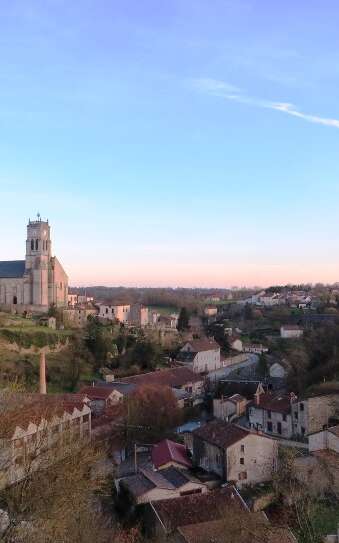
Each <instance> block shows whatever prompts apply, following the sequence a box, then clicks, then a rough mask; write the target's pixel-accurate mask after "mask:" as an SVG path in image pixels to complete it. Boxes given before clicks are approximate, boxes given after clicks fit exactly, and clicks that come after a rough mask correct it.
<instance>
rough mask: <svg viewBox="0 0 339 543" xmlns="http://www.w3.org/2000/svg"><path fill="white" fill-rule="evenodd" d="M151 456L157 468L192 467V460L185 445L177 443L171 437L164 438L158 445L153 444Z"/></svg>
mask: <svg viewBox="0 0 339 543" xmlns="http://www.w3.org/2000/svg"><path fill="white" fill-rule="evenodd" d="M151 456H152V464H153V467H154V469H156V470H161V469H165V468H169V467H174V468H180V469H188V468H191V467H192V462H191V460H190V459H189V458H188V456H187V449H186V447H185V445H182V444H181V443H176V442H175V441H171V440H170V439H163V440H162V441H160V442H159V443H157V444H156V445H153V447H152V451H151Z"/></svg>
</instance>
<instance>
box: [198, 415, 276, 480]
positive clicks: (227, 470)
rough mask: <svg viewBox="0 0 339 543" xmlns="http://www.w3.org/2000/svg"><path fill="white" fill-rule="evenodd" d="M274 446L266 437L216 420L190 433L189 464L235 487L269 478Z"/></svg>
mask: <svg viewBox="0 0 339 543" xmlns="http://www.w3.org/2000/svg"><path fill="white" fill-rule="evenodd" d="M277 448H278V445H277V442H276V441H275V440H273V439H271V438H270V437H267V436H264V435H259V434H258V433H256V432H254V431H249V430H246V429H245V428H242V427H240V426H237V425H235V424H231V423H225V422H221V421H218V420H216V421H213V422H210V423H208V424H205V425H204V426H202V427H201V428H198V429H197V430H194V432H193V451H192V452H193V464H195V465H197V466H199V467H201V468H203V469H204V470H206V471H208V472H212V473H215V474H216V475H218V476H219V477H220V478H221V480H222V481H226V482H234V483H236V484H237V485H238V486H239V487H241V486H244V485H250V484H256V483H262V482H264V481H269V480H270V479H271V478H272V474H273V472H274V470H275V469H276V462H277Z"/></svg>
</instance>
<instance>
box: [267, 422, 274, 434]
mask: <svg viewBox="0 0 339 543" xmlns="http://www.w3.org/2000/svg"><path fill="white" fill-rule="evenodd" d="M272 429H273V427H272V423H271V422H268V423H267V431H268V432H272Z"/></svg>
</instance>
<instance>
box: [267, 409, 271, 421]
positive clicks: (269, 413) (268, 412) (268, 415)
mask: <svg viewBox="0 0 339 543" xmlns="http://www.w3.org/2000/svg"><path fill="white" fill-rule="evenodd" d="M267 417H268V418H269V419H271V418H272V413H271V411H267Z"/></svg>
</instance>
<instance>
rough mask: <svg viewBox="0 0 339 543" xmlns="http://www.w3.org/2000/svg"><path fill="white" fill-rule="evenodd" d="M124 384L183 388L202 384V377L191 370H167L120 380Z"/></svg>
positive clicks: (181, 368) (183, 368) (182, 368)
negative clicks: (193, 384)
mask: <svg viewBox="0 0 339 543" xmlns="http://www.w3.org/2000/svg"><path fill="white" fill-rule="evenodd" d="M119 381H120V382H123V383H133V384H135V385H137V386H143V385H159V386H169V387H182V386H184V385H185V384H188V383H198V382H202V381H203V379H202V377H201V376H199V375H197V374H196V373H194V372H193V371H192V370H191V369H190V368H185V367H180V368H172V369H165V370H160V371H152V372H149V373H140V374H138V375H132V376H131V377H126V378H123V379H119Z"/></svg>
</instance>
